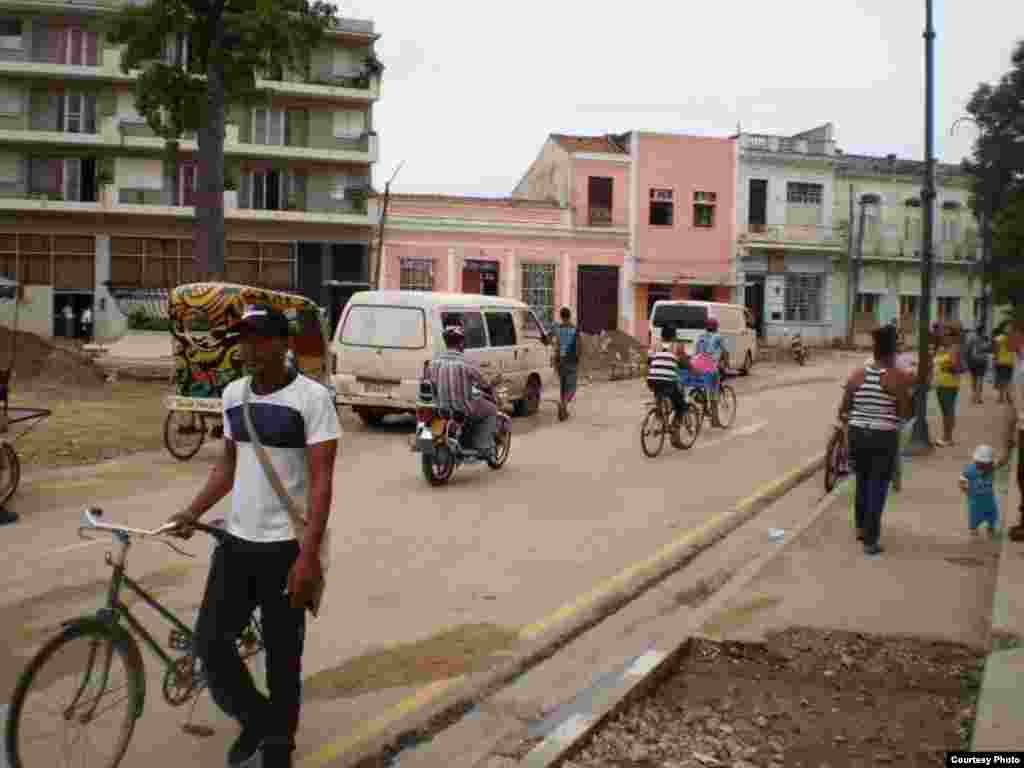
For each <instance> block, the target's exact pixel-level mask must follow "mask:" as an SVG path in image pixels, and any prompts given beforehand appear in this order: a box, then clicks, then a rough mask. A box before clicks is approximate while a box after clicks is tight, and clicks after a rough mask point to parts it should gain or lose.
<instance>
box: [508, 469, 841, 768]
mask: <svg viewBox="0 0 1024 768" xmlns="http://www.w3.org/2000/svg"><path fill="white" fill-rule="evenodd" d="M848 482H849V480H843V481H842V482H841V483H839V484H838V485H837V486H836V488H835V489H833V491H832V492H831V493H829V494H828V495H827V496H825V498H824V499H822V500H821V501H820V502H818V504H817V505H816V506H815V508H814V511H813V512H812V513H811V514H810V515H809V516H808V517H807V518H806V519H805V520H804V521H803V522H801V524H800V525H799V526H798V527H797V528H796V529H794V530H793V531H792V535H787V536H786V538H785V539H784V540H783V542H782V543H781V544H780V545H779V546H777V547H775V548H773V549H771V550H769V551H767V552H766V553H765V554H763V555H761V556H760V557H757V558H755V559H754V560H752V561H751V562H750V563H748V564H747V565H745V566H744V567H743V568H741V569H740V570H739V571H738V572H737V573H736V574H734V575H733V576H732V578H730V579H729V580H728V581H727V582H726V583H725V585H724V586H723V588H722V589H720V590H719V591H718V592H716V593H715V594H714V596H713V597H712V598H711V599H710V600H708V602H707V603H705V604H704V605H702V606H701V607H700V608H698V609H697V610H696V611H695V612H694V614H693V616H692V618H691V619H690V621H689V626H690V628H691V629H690V632H689V634H688V635H687V637H685V638H684V639H683V640H682V641H680V642H678V643H677V645H676V646H675V647H674V648H671V649H669V650H659V649H657V648H652V649H651V650H649V651H647V652H646V653H644V654H642V655H641V656H639V657H637V658H636V659H634V660H633V661H632V662H631V663H630V664H629V665H628V666H627V667H626V668H624V669H623V670H622V671H621V672H620V673H619V674H618V675H617V680H616V682H613V683H610V684H606V685H604V686H603V687H602V690H600V691H598V692H597V693H596V694H594V695H591V696H590V697H589V699H587V700H586V701H589V705H588V708H587V709H586V710H575V711H574V710H572V709H571V705H569V709H570V712H569V713H568V714H567V715H566V717H565V718H564V719H563V720H562V721H561V722H560V723H557V724H556V725H555V726H554V727H553V729H552V730H551V731H550V732H549V733H548V734H547V735H546V736H545V737H544V740H543V741H541V742H540V743H539V744H537V745H536V746H535V747H534V748H533V749H532V750H531V751H530V752H529V753H527V754H526V756H525V757H524V758H523V759H522V761H521V762H520V763H519V765H521V766H524V768H554V766H557V765H559V764H560V763H561V761H562V760H564V759H566V758H568V757H569V756H570V754H571V753H572V752H573V751H575V749H577V748H578V747H580V746H582V742H583V741H584V740H585V739H586V738H587V737H588V736H589V735H590V734H591V733H592V732H593V731H594V730H596V729H597V728H598V727H599V726H600V725H601V724H602V723H603V722H604V721H605V720H606V719H607V718H608V717H611V716H614V715H615V714H616V713H618V712H620V711H622V710H623V709H625V708H626V707H628V706H629V705H630V704H631V703H633V702H634V701H636V700H637V699H640V698H642V697H643V696H644V695H645V694H647V693H648V692H649V691H650V690H651V689H652V688H654V687H655V686H656V685H657V684H658V683H659V682H661V680H662V679H664V678H665V677H667V676H668V675H670V674H671V673H672V672H673V671H674V670H675V668H676V667H677V666H678V664H677V662H679V661H680V660H681V659H682V658H683V657H684V656H685V655H686V653H687V652H688V651H689V650H690V647H691V645H692V642H693V640H694V639H695V638H699V637H701V636H702V635H701V633H700V628H701V627H703V626H704V624H705V623H706V622H707V621H708V619H710V618H711V617H712V616H713V615H715V613H717V612H718V610H719V609H720V608H721V607H722V606H723V605H725V604H726V603H727V602H728V601H729V600H731V599H732V598H733V597H734V596H735V595H736V594H738V593H739V592H740V591H741V590H743V589H744V588H745V587H747V585H749V584H750V583H751V582H752V581H753V580H754V579H755V578H757V576H758V575H759V574H760V573H761V571H763V570H764V569H765V568H766V567H767V566H768V565H769V564H770V563H771V562H772V561H774V560H775V559H776V558H778V557H780V556H781V555H782V554H783V553H784V552H785V551H786V550H787V549H789V548H790V547H792V546H793V544H794V542H796V541H797V540H798V539H799V538H800V537H801V536H802V535H803V534H804V532H805V531H807V529H809V528H810V527H811V526H812V525H814V524H815V523H816V522H817V521H818V520H819V519H820V518H821V516H822V515H824V514H825V512H826V511H828V510H829V509H831V508H832V506H833V505H834V504H836V503H838V502H840V501H841V500H842V499H843V498H844V497H845V493H846V484H847V483H848ZM579 698H580V697H579V696H577V700H578V699H579Z"/></svg>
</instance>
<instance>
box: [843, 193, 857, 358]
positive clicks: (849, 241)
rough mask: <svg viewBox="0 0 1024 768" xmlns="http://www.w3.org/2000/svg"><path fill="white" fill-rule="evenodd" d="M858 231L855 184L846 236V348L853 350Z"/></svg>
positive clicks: (851, 194)
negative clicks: (855, 243) (855, 239)
mask: <svg viewBox="0 0 1024 768" xmlns="http://www.w3.org/2000/svg"><path fill="white" fill-rule="evenodd" d="M856 229H857V222H856V219H855V218H854V213H853V184H851V185H850V226H849V231H848V232H847V235H846V263H847V265H848V267H847V280H846V346H848V347H850V348H851V349H852V348H853V315H854V313H855V312H856V311H857V294H856V292H855V291H856V288H855V287H854V269H855V268H856V264H854V263H853V255H854V253H855V252H856V251H855V250H854V246H853V236H854V233H855V230H856Z"/></svg>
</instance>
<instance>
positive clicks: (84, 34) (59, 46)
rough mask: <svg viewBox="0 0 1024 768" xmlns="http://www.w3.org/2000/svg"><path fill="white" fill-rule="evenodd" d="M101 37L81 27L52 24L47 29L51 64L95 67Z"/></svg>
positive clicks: (48, 57)
mask: <svg viewBox="0 0 1024 768" xmlns="http://www.w3.org/2000/svg"><path fill="white" fill-rule="evenodd" d="M98 42H99V38H98V36H97V34H96V33H95V32H90V31H88V30H84V29H81V28H80V27H63V26H52V27H50V28H49V29H48V30H47V38H46V43H47V48H48V51H47V53H48V55H47V60H48V61H49V62H50V63H51V64H70V65H72V66H83V65H84V66H87V67H95V66H96V65H97V46H98Z"/></svg>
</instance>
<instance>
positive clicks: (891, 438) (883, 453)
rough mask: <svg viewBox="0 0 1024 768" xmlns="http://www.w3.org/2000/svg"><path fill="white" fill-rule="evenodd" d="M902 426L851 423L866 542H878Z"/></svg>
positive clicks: (858, 506) (859, 522) (860, 520)
mask: <svg viewBox="0 0 1024 768" xmlns="http://www.w3.org/2000/svg"><path fill="white" fill-rule="evenodd" d="M899 439H900V433H899V431H898V430H879V429H862V428H860V427H850V459H851V461H852V462H853V471H854V473H855V474H856V476H857V503H856V507H855V509H856V519H857V527H858V528H860V529H861V530H863V531H864V546H866V547H868V546H872V545H874V544H877V543H878V539H879V537H880V536H881V534H882V510H883V509H884V508H885V499H886V497H887V496H888V494H889V483H890V482H891V481H892V475H893V470H894V469H895V465H896V452H897V451H898V450H899V445H900V443H899Z"/></svg>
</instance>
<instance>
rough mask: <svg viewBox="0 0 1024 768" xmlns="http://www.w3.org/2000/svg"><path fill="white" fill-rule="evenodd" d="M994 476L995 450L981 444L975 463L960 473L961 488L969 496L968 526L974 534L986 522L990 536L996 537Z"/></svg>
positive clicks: (996, 510)
mask: <svg viewBox="0 0 1024 768" xmlns="http://www.w3.org/2000/svg"><path fill="white" fill-rule="evenodd" d="M994 477H995V455H994V452H993V451H992V448H991V447H990V446H988V445H979V446H978V447H977V449H975V451H974V463H973V464H968V465H967V466H966V467H964V472H963V474H962V475H960V490H961V491H963V493H964V496H966V497H967V527H968V528H969V529H970V531H971V535H972V536H977V535H978V527H979V526H981V525H982V524H985V523H987V524H988V535H989V536H991V537H995V535H996V532H997V531H998V530H999V506H998V505H997V504H996V492H995V486H994V484H993V479H994Z"/></svg>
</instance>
